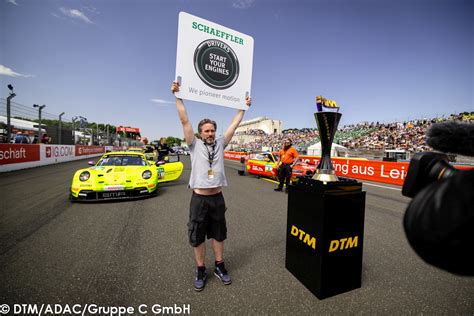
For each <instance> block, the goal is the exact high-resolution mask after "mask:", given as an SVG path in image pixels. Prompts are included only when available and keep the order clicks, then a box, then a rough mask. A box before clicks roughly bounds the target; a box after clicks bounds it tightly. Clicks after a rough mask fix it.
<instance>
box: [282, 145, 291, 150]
mask: <svg viewBox="0 0 474 316" xmlns="http://www.w3.org/2000/svg"><path fill="white" fill-rule="evenodd" d="M290 147H291V145H285V146H283V149H285V150H287V149H288V148H290Z"/></svg>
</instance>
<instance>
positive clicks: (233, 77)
mask: <svg viewBox="0 0 474 316" xmlns="http://www.w3.org/2000/svg"><path fill="white" fill-rule="evenodd" d="M252 63H253V38H252V37H251V36H248V35H246V34H243V33H240V32H237V31H235V30H232V29H229V28H227V27H225V26H222V25H219V24H216V23H213V22H210V21H207V20H204V19H201V18H199V17H197V16H194V15H191V14H188V13H185V12H180V13H179V26H178V48H177V55H176V79H177V80H178V82H179V83H180V85H181V89H180V91H179V92H178V93H176V96H177V97H178V98H182V99H187V100H192V101H199V102H205V103H210V104H216V105H221V106H226V107H232V108H237V109H243V110H246V109H247V107H246V105H245V97H246V96H248V95H250V87H251V83H252Z"/></svg>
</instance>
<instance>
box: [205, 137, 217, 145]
mask: <svg viewBox="0 0 474 316" xmlns="http://www.w3.org/2000/svg"><path fill="white" fill-rule="evenodd" d="M204 142H205V143H206V144H208V145H214V142H215V139H214V137H206V138H204Z"/></svg>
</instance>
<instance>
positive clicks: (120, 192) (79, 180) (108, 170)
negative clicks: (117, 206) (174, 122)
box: [70, 151, 183, 201]
mask: <svg viewBox="0 0 474 316" xmlns="http://www.w3.org/2000/svg"><path fill="white" fill-rule="evenodd" d="M89 164H90V165H91V167H89V168H85V169H80V170H78V171H76V173H75V174H74V177H73V179H72V184H71V192H70V200H71V201H95V200H109V199H126V198H139V197H144V196H150V195H154V194H156V193H157V185H158V183H160V182H167V181H172V180H176V179H178V178H179V177H180V176H181V173H182V171H183V163H182V162H180V161H176V162H170V163H166V164H160V165H157V164H156V163H155V162H154V161H151V160H147V159H146V156H145V154H143V153H139V152H131V151H123V152H122V151H120V152H108V153H106V154H105V155H103V156H102V157H101V158H100V159H99V161H98V162H97V163H94V162H93V161H90V162H89Z"/></svg>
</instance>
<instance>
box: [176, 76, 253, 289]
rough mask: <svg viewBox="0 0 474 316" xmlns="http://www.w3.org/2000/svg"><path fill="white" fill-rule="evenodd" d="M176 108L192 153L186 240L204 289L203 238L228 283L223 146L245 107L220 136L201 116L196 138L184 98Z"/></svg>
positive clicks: (197, 283)
mask: <svg viewBox="0 0 474 316" xmlns="http://www.w3.org/2000/svg"><path fill="white" fill-rule="evenodd" d="M171 91H172V92H173V93H177V92H179V84H178V82H177V81H175V82H173V84H172V86H171ZM245 104H246V107H247V108H248V107H249V106H250V105H251V98H250V97H247V98H246V100H245ZM176 109H177V110H178V116H179V119H180V121H181V124H182V125H183V131H184V138H185V140H186V143H187V144H188V146H189V150H190V153H191V177H190V179H189V187H190V188H191V189H192V190H193V194H192V197H191V205H190V213H189V222H188V234H189V243H190V244H191V246H192V247H193V248H194V257H195V259H196V265H197V269H196V279H195V281H194V288H195V290H196V291H201V290H202V289H204V287H205V285H206V280H207V272H206V266H205V254H206V244H205V238H206V236H207V238H208V239H212V249H213V251H214V256H215V269H214V275H215V276H216V277H217V278H219V279H220V280H221V281H222V283H224V284H225V285H228V284H230V283H231V282H232V281H231V278H230V276H229V274H228V272H227V270H226V268H225V266H224V258H223V253H224V240H225V239H226V238H227V226H226V220H225V211H226V206H225V201H224V197H223V195H222V187H223V186H227V180H226V177H225V173H224V148H225V147H226V146H227V144H229V142H230V140H231V139H232V136H233V135H234V133H235V130H236V129H237V127H238V126H239V124H240V122H241V121H242V118H243V117H244V113H245V111H244V110H238V112H237V114H236V115H235V116H234V119H233V120H232V123H231V124H230V126H229V127H228V128H227V130H226V131H225V133H224V136H223V137H220V138H217V139H216V138H215V137H216V128H217V124H216V122H214V121H212V120H210V119H203V120H201V121H200V122H199V125H198V133H199V138H196V137H194V131H193V128H192V126H191V122H190V121H189V118H188V114H187V112H186V108H185V107H184V103H183V100H182V99H180V98H178V97H176Z"/></svg>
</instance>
